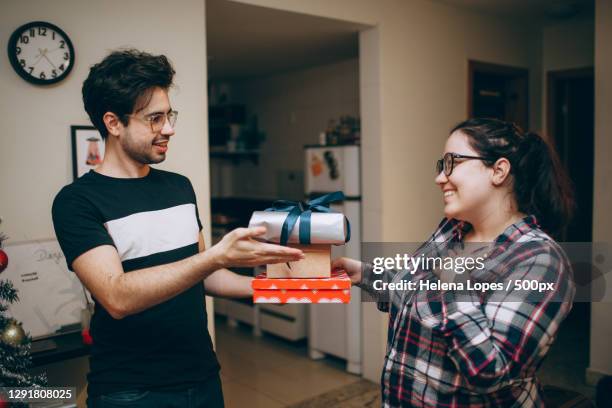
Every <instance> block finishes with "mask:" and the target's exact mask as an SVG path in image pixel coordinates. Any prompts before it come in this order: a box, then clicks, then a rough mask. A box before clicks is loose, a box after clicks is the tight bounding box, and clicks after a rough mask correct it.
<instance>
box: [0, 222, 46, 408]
mask: <svg viewBox="0 0 612 408" xmlns="http://www.w3.org/2000/svg"><path fill="white" fill-rule="evenodd" d="M5 239H6V236H5V235H2V234H0V277H1V274H2V272H4V270H5V269H6V267H7V266H8V261H9V259H8V256H7V254H6V252H4V251H3V250H2V241H4V240H5ZM18 301H19V296H18V294H17V290H16V289H15V288H14V287H13V284H12V283H11V281H9V280H7V279H0V387H37V386H43V385H45V383H46V378H45V376H44V375H30V374H29V373H28V368H29V367H30V365H31V364H32V358H31V356H30V345H31V343H32V339H31V338H30V337H29V336H28V335H27V334H26V333H25V332H24V330H23V328H22V327H21V323H19V322H18V321H17V320H15V319H13V318H11V317H10V316H9V315H8V307H9V305H10V304H12V303H15V302H18ZM2 399H3V398H2V396H0V406H2V405H4V404H2V402H3V401H2Z"/></svg>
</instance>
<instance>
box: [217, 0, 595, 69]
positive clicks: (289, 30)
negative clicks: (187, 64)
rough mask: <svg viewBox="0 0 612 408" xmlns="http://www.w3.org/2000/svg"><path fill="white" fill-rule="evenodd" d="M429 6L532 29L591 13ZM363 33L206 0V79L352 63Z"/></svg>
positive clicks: (515, 3)
mask: <svg viewBox="0 0 612 408" xmlns="http://www.w3.org/2000/svg"><path fill="white" fill-rule="evenodd" d="M304 1H308V0H304ZM371 1H375V0H371ZM432 1H437V2H439V3H444V4H448V5H451V6H454V7H459V8H463V9H469V10H472V11H475V12H479V13H485V14H493V15H498V16H502V17H506V18H512V19H517V20H519V21H521V22H531V23H536V24H546V23H550V22H555V21H559V20H565V19H569V18H581V17H589V16H590V17H592V16H593V15H594V12H595V4H594V0H432ZM364 28H367V27H366V26H364V25H360V24H355V23H351V22H347V21H341V20H334V19H328V18H322V17H316V16H311V15H306V14H299V13H292V12H287V11H282V10H275V9H270V8H266V7H259V6H253V5H248V4H244V3H239V2H235V1H231V0H207V1H206V29H207V41H208V44H207V47H208V48H207V49H208V77H209V79H212V80H233V79H243V78H248V77H257V76H264V75H271V74H276V73H279V72H284V71H290V70H294V69H299V68H305V67H311V66H316V65H322V64H327V63H332V62H336V61H340V60H344V59H348V58H356V57H357V56H358V52H359V41H358V32H359V31H360V30H363V29H364Z"/></svg>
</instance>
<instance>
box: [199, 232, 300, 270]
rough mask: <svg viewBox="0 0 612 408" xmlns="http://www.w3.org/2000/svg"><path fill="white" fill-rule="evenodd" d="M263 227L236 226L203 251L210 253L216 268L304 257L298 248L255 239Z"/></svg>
mask: <svg viewBox="0 0 612 408" xmlns="http://www.w3.org/2000/svg"><path fill="white" fill-rule="evenodd" d="M265 233H266V228H265V227H255V228H237V229H235V230H233V231H231V232H230V233H228V234H227V235H225V236H224V237H223V239H222V240H221V241H219V242H218V243H217V244H216V245H214V246H212V247H211V248H210V249H209V250H208V251H206V252H204V253H206V254H208V255H212V256H213V257H214V259H215V264H216V266H217V269H221V268H231V267H250V266H258V265H265V264H275V263H285V262H295V261H299V260H301V259H304V254H303V253H302V251H300V250H299V249H295V248H289V247H284V246H281V245H275V244H266V243H263V242H259V241H256V240H255V239H253V238H255V237H258V236H261V235H263V234H265Z"/></svg>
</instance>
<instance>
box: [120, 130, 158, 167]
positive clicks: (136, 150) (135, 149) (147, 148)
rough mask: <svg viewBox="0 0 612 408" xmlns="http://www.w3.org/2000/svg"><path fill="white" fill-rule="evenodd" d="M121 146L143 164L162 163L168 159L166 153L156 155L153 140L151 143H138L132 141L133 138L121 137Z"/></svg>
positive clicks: (131, 156)
mask: <svg viewBox="0 0 612 408" xmlns="http://www.w3.org/2000/svg"><path fill="white" fill-rule="evenodd" d="M121 147H122V148H123V151H124V152H125V153H126V154H127V155H128V156H129V157H130V158H131V159H132V160H134V161H137V162H138V163H141V164H157V163H161V162H163V161H164V160H165V159H166V155H165V154H162V155H159V156H158V155H154V153H153V151H152V150H153V142H151V143H150V144H149V145H146V144H145V143H142V144H137V143H134V142H133V141H132V138H131V137H129V135H128V137H125V138H122V139H121Z"/></svg>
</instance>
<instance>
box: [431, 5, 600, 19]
mask: <svg viewBox="0 0 612 408" xmlns="http://www.w3.org/2000/svg"><path fill="white" fill-rule="evenodd" d="M435 1H437V2H439V3H445V4H450V5H453V6H457V7H461V8H466V9H470V10H474V11H477V12H481V13H488V14H494V15H498V16H502V17H509V18H513V19H517V20H522V21H530V22H534V23H547V22H554V21H558V20H565V19H568V18H574V17H587V16H592V15H594V13H595V0H435Z"/></svg>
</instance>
